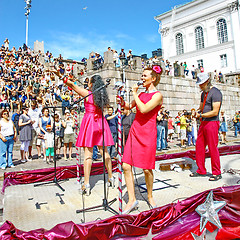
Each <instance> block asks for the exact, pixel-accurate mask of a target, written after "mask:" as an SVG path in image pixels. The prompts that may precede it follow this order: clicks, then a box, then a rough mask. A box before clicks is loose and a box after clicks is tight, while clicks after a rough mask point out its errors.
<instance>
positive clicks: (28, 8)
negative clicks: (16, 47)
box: [24, 0, 32, 46]
mask: <svg viewBox="0 0 240 240" xmlns="http://www.w3.org/2000/svg"><path fill="white" fill-rule="evenodd" d="M25 3H26V7H25V8H24V9H26V12H25V16H26V46H28V16H29V14H30V8H31V6H32V5H31V3H32V0H25Z"/></svg>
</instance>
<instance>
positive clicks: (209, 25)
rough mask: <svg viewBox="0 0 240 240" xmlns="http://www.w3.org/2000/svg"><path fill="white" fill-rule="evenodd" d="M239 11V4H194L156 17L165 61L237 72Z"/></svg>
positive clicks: (222, 0)
mask: <svg viewBox="0 0 240 240" xmlns="http://www.w3.org/2000/svg"><path fill="white" fill-rule="evenodd" d="M239 10H240V9H239V1H233V0H194V1H191V2H189V3H186V4H183V5H180V6H176V7H174V8H173V9H172V10H171V11H168V12H165V13H163V14H160V15H158V16H156V17H155V19H156V20H157V21H158V22H159V32H160V33H161V39H162V49H163V57H164V59H165V60H169V61H170V62H174V61H176V60H177V61H178V62H179V63H180V62H186V63H187V65H188V67H191V66H192V65H194V66H195V67H197V66H201V65H202V66H203V67H204V69H205V71H207V72H213V71H214V70H217V71H222V73H230V72H240V17H239Z"/></svg>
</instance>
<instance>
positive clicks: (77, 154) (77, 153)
mask: <svg viewBox="0 0 240 240" xmlns="http://www.w3.org/2000/svg"><path fill="white" fill-rule="evenodd" d="M77 116H78V113H77V110H75V113H74V123H75V139H76V142H77V137H78V117H77ZM75 148H76V162H77V181H78V183H80V158H79V148H78V147H77V146H76V144H75Z"/></svg>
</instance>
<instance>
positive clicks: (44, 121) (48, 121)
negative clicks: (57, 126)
mask: <svg viewBox="0 0 240 240" xmlns="http://www.w3.org/2000/svg"><path fill="white" fill-rule="evenodd" d="M47 125H51V128H53V119H52V117H51V116H50V115H49V110H48V108H47V107H44V108H43V109H42V117H41V118H40V119H39V128H40V133H39V135H38V138H39V139H40V141H41V143H42V148H43V160H44V161H46V145H45V139H44V135H45V134H46V132H47V128H46V127H47Z"/></svg>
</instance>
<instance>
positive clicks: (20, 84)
mask: <svg viewBox="0 0 240 240" xmlns="http://www.w3.org/2000/svg"><path fill="white" fill-rule="evenodd" d="M108 51H111V52H112V53H113V60H114V63H115V66H119V67H123V66H127V67H129V68H130V69H134V61H133V58H134V55H133V54H132V50H131V49H130V50H129V51H128V53H127V54H125V52H124V49H123V48H122V49H121V51H120V52H119V53H118V52H117V51H116V50H114V49H111V48H110V47H109V48H108ZM90 58H93V61H94V69H96V70H97V69H99V68H102V66H103V63H104V59H103V57H102V56H101V55H100V54H99V53H92V54H91V55H90ZM82 62H83V63H84V65H85V67H86V63H87V59H86V58H83V59H82ZM162 64H164V74H166V75H172V76H188V75H190V74H191V75H192V78H195V77H196V73H197V71H204V69H203V68H199V69H195V68H194V66H192V68H188V66H187V64H186V62H184V63H180V64H178V62H177V61H176V62H175V63H174V64H173V65H172V64H171V63H170V62H169V61H168V60H166V61H164V60H163V59H161V58H159V57H157V56H155V57H153V58H150V59H148V60H144V59H143V60H142V67H147V66H152V65H162ZM53 71H59V72H60V73H61V74H62V75H73V64H71V63H66V62H65V63H64V59H63V57H62V56H61V54H60V55H59V57H57V58H54V57H53V55H52V53H50V52H49V51H47V52H46V53H42V52H40V51H39V52H34V51H33V50H31V49H30V48H28V47H27V46H26V45H25V44H24V45H23V46H22V47H19V48H18V49H16V48H15V47H13V48H12V49H10V48H9V40H8V39H6V40H5V41H4V44H3V45H2V46H1V48H0V108H1V109H2V110H4V112H2V114H1V123H0V128H1V131H2V132H4V129H5V128H4V126H8V125H9V126H10V125H11V124H12V125H11V126H12V127H11V128H9V129H12V130H11V135H5V136H4V135H2V136H0V141H1V144H2V145H3V146H4V147H2V148H1V149H7V151H5V150H4V151H5V152H3V151H1V156H3V159H5V160H6V158H9V159H10V160H9V161H8V163H7V162H6V161H2V160H1V161H0V167H1V168H2V169H5V168H6V167H13V163H12V162H11V159H12V148H13V144H14V139H16V137H17V136H18V140H19V141H20V142H21V147H20V153H21V154H20V155H21V159H20V160H21V162H23V163H24V162H26V161H31V160H32V158H33V156H32V148H33V145H34V146H36V149H37V157H38V158H42V159H43V160H44V161H45V162H46V163H50V162H51V161H52V156H53V149H52V148H53V141H52V137H53V134H52V133H53V132H52V131H53V120H55V130H56V132H55V133H56V143H55V144H56V145H55V147H56V158H57V159H59V158H61V147H63V157H64V159H65V160H68V159H69V160H71V159H72V147H73V143H74V113H75V110H74V109H72V107H71V106H72V105H71V103H73V102H74V101H76V100H78V99H79V96H78V95H76V94H74V93H73V92H72V91H71V89H69V88H68V87H66V86H64V85H63V81H62V80H61V79H59V78H58V77H57V76H56V75H55V74H53ZM85 71H86V68H85V69H84V68H83V69H81V70H80V71H79V72H78V74H79V75H80V76H82V75H84V74H85ZM215 73H216V71H215ZM86 81H87V78H86ZM84 83H85V82H84ZM84 83H83V84H84ZM53 106H55V107H57V108H56V109H57V110H56V112H55V115H53V109H52V108H48V107H53ZM108 110H109V113H110V112H111V111H112V110H113V109H112V108H110V109H108ZM109 113H108V114H109ZM111 114H112V115H114V113H111ZM111 114H109V115H111ZM129 114H130V115H129ZM7 115H8V117H9V121H10V122H9V123H8V122H7V120H6V119H7ZM123 115H124V114H123ZM125 115H126V116H128V115H129V116H130V117H131V118H129V119H130V120H129V119H128V118H126V119H128V120H126V119H125V122H131V121H132V120H133V119H132V114H131V113H125ZM5 116H6V117H5ZM114 116H115V115H114ZM224 116H225V115H223V117H222V119H225V118H224ZM237 116H238V117H237ZM4 117H5V118H4ZM108 117H109V116H108ZM4 119H5V120H4ZM234 119H235V120H233V125H234V127H235V135H237V133H238V132H239V133H240V117H239V114H238V115H236V116H235V117H234ZM109 120H111V117H110V119H109ZM112 122H113V121H112ZM128 125H129V123H128ZM129 126H130V125H129ZM129 126H128V127H129ZM157 128H158V140H157V148H158V150H161V149H166V148H168V142H169V141H170V142H171V141H173V137H174V135H175V134H177V137H178V138H179V139H181V146H182V147H185V146H186V144H185V140H186V139H187V145H190V144H193V145H194V144H195V141H196V136H197V135H196V133H197V130H196V129H197V121H196V119H194V110H193V109H192V112H191V114H188V115H187V114H186V111H183V112H179V114H178V116H176V117H175V118H174V117H173V116H171V115H170V114H169V112H168V111H166V110H165V111H164V109H163V108H162V109H161V111H160V112H159V116H158V119H157ZM9 129H8V130H9ZM221 129H222V130H223V131H222V136H223V137H222V142H223V143H224V142H226V137H225V135H224V131H226V129H227V128H226V127H225V128H224V127H222V128H221ZM5 130H6V129H5ZM12 133H13V134H12ZM63 133H64V134H63ZM6 134H9V132H8V131H6ZM115 135H116V134H115ZM115 135H114V134H113V136H114V138H116V136H115ZM9 136H11V138H10V139H8V137H9ZM124 142H125V140H124ZM109 151H110V152H111V156H112V157H113V158H115V157H116V149H115V150H114V149H113V148H111V149H109ZM67 153H68V154H67Z"/></svg>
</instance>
